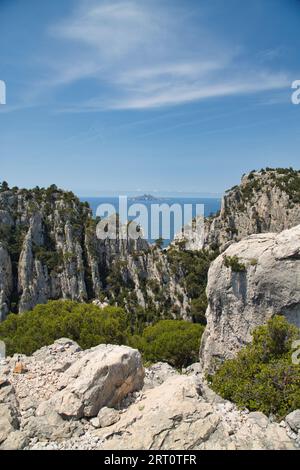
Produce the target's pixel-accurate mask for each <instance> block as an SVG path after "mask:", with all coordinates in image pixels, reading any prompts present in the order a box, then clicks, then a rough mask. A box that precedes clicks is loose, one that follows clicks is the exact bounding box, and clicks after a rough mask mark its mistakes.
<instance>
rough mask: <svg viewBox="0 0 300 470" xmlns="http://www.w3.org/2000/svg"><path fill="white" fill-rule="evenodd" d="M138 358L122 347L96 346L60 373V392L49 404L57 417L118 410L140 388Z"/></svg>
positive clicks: (75, 416)
mask: <svg viewBox="0 0 300 470" xmlns="http://www.w3.org/2000/svg"><path fill="white" fill-rule="evenodd" d="M143 381H144V369H143V366H142V361H141V355H140V353H139V352H138V351H137V350H134V349H131V348H128V347H126V346H111V345H100V346H96V347H95V348H92V349H91V350H89V351H86V352H85V353H84V354H83V356H82V357H81V358H80V359H79V360H78V361H76V362H74V363H73V364H72V365H71V367H69V369H68V370H67V371H66V372H65V373H64V375H63V376H62V379H61V380H60V382H59V383H58V388H59V389H61V390H60V391H59V392H58V393H56V394H55V395H54V396H53V397H52V398H51V400H50V402H51V406H52V407H53V409H54V410H55V411H56V412H57V413H58V414H59V415H61V416H64V417H68V418H82V417H83V416H86V417H94V416H97V414H98V412H99V410H100V409H101V408H103V407H104V406H109V407H115V406H118V405H119V404H120V403H121V401H122V399H123V398H124V397H126V395H128V394H129V393H130V392H134V391H136V390H139V389H140V388H142V386H143V383H144V382H143Z"/></svg>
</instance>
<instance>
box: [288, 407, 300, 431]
mask: <svg viewBox="0 0 300 470" xmlns="http://www.w3.org/2000/svg"><path fill="white" fill-rule="evenodd" d="M285 420H286V422H287V424H288V425H289V427H290V428H291V429H292V431H294V432H296V433H298V432H299V431H300V410H295V411H293V412H292V413H290V414H289V415H287V417H286V418H285Z"/></svg>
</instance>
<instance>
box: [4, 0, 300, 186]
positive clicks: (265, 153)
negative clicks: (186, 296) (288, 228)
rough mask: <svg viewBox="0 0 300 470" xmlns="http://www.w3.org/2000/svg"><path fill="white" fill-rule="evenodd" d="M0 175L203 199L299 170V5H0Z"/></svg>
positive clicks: (233, 1) (255, 1)
mask: <svg viewBox="0 0 300 470" xmlns="http://www.w3.org/2000/svg"><path fill="white" fill-rule="evenodd" d="M0 20H1V32H0V35H1V36H0V37H1V41H0V57H1V61H0V79H1V80H4V81H5V83H6V87H7V104H6V105H5V106H3V105H2V106H0V164H1V174H0V179H2V180H3V179H5V180H7V181H8V182H9V183H10V184H11V185H18V186H21V187H32V186H35V185H40V186H46V185H49V184H52V183H56V184H57V185H59V186H61V187H63V188H67V189H72V190H74V191H75V192H77V193H78V194H79V195H96V194H97V193H98V192H102V193H103V192H106V191H126V190H128V191H134V190H140V191H147V192H154V191H174V192H175V191H185V192H187V191H189V192H203V193H207V192H210V193H215V192H222V191H223V190H224V189H226V188H228V187H230V186H232V185H233V184H236V183H237V182H238V181H239V179H240V176H241V175H242V174H243V173H244V172H247V171H249V170H252V169H254V168H261V167H265V166H294V167H295V168H299V167H300V164H299V163H300V158H299V149H300V106H295V105H292V104H291V94H292V91H291V84H292V82H293V81H294V80H297V79H300V58H299V51H300V36H299V26H300V2H299V1H297V0H252V1H251V2H244V1H241V0H210V1H209V2H208V1H206V0H184V1H183V0H159V1H158V0H110V1H102V0H97V1H96V0H52V1H51V2H50V1H47V2H46V1H43V2H41V1H40V0H26V1H24V0H0Z"/></svg>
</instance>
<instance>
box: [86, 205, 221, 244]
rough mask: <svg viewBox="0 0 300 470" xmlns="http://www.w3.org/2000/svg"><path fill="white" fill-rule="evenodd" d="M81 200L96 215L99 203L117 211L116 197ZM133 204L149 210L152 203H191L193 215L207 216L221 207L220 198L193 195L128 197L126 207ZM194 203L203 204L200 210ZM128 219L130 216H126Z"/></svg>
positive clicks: (167, 241) (168, 241)
mask: <svg viewBox="0 0 300 470" xmlns="http://www.w3.org/2000/svg"><path fill="white" fill-rule="evenodd" d="M80 199H81V201H87V202H88V203H89V205H90V207H91V209H92V211H93V214H94V216H96V212H97V208H98V207H99V206H100V205H101V204H111V205H112V206H114V208H115V210H116V212H117V213H119V199H118V198H117V197H82V198H80ZM133 204H143V205H145V206H146V207H147V209H148V210H149V212H150V208H151V205H152V204H168V205H169V206H171V205H173V204H180V206H181V207H182V208H183V206H184V205H185V204H191V205H192V208H193V209H192V213H193V217H194V216H195V215H198V214H201V213H203V209H204V215H205V216H206V217H207V216H209V215H212V214H216V212H218V211H219V210H220V207H221V199H219V198H218V199H217V198H194V197H188V198H186V197H183V198H180V197H176V198H172V197H163V198H157V199H155V200H151V201H150V200H145V199H136V198H131V197H128V208H129V207H130V206H131V205H133ZM196 205H203V209H202V212H198V213H197V209H196ZM128 219H130V217H128ZM149 233H151V227H150V226H149ZM174 235H175V234H174V231H173V230H172V229H171V233H170V239H169V240H166V241H165V245H166V244H168V243H170V241H171V240H173V238H174ZM149 241H150V242H153V241H154V240H153V239H151V238H150V237H149Z"/></svg>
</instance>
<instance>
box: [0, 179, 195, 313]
mask: <svg viewBox="0 0 300 470" xmlns="http://www.w3.org/2000/svg"><path fill="white" fill-rule="evenodd" d="M96 226H97V224H96V221H95V220H94V219H93V218H92V212H91V210H90V208H89V207H88V205H87V204H86V203H81V202H80V201H79V200H78V199H77V198H76V197H75V196H74V194H72V193H70V192H65V191H62V190H59V189H57V188H56V186H51V187H50V188H48V189H39V188H35V189H33V190H24V189H17V188H15V189H11V190H6V191H1V192H0V321H1V320H3V319H4V318H5V316H6V315H7V313H8V312H9V311H13V312H15V313H22V312H24V311H26V310H30V309H32V308H33V307H34V306H35V305H37V304H41V303H45V302H47V300H51V299H52V300H54V299H61V298H62V299H71V300H76V301H89V300H94V299H96V300H97V299H98V300H99V301H101V302H103V301H104V302H108V303H111V304H117V305H119V306H122V307H124V308H125V309H126V310H127V311H132V310H133V309H136V308H138V307H142V308H144V309H150V310H151V311H152V312H155V311H156V312H157V315H158V316H160V315H164V313H166V312H168V313H171V314H172V315H173V316H174V318H176V317H184V318H186V317H188V314H189V302H188V298H187V295H186V292H185V289H184V288H183V287H182V286H180V285H179V282H178V278H179V277H180V273H178V274H177V273H174V272H173V271H172V270H171V269H170V267H169V264H168V262H167V257H166V255H165V254H164V253H163V252H162V251H161V250H160V249H158V248H157V247H155V246H150V245H149V244H148V243H147V242H146V241H145V240H143V239H142V238H138V239H137V240H133V239H131V240H127V239H125V240H123V239H122V238H121V237H120V233H121V231H122V228H120V231H118V232H117V237H116V239H115V240H108V239H107V240H100V239H98V238H97V235H96ZM170 310H171V312H170Z"/></svg>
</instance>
